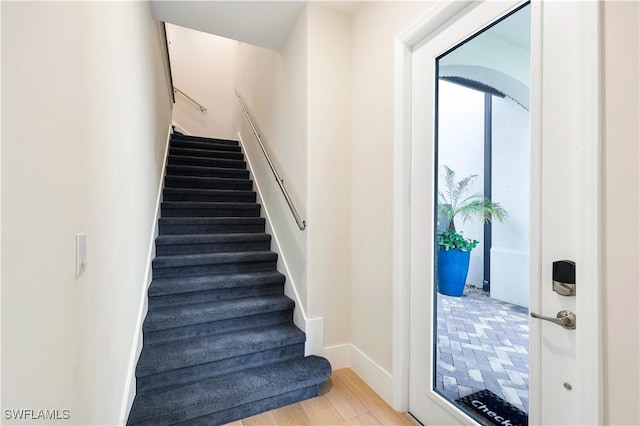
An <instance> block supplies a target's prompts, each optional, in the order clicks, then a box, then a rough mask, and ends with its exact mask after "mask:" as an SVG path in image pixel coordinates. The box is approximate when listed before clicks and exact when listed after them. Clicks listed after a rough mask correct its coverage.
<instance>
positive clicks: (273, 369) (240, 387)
mask: <svg viewBox="0 0 640 426" xmlns="http://www.w3.org/2000/svg"><path fill="white" fill-rule="evenodd" d="M330 374H331V366H330V365H329V362H328V361H327V360H326V359H324V358H320V357H316V356H309V357H305V358H298V359H296V360H292V361H287V362H282V363H279V364H273V365H268V366H262V367H256V368H252V369H248V370H244V371H239V372H236V373H233V374H227V375H223V376H218V377H215V378H212V379H206V380H200V381H197V382H194V383H191V384H188V385H185V386H181V387H178V388H173V389H169V390H165V391H157V392H155V391H152V392H148V393H145V394H143V397H141V398H136V399H135V401H134V404H133V407H132V408H131V413H130V415H129V420H128V422H127V424H129V425H159V424H172V423H178V422H185V421H188V420H192V419H193V420H194V421H195V422H196V423H199V424H222V423H226V422H228V421H231V420H232V419H233V420H235V419H239V418H242V417H244V416H245V414H247V413H255V412H259V411H264V410H268V409H271V408H275V407H276V406H279V405H274V404H282V403H288V402H292V401H295V400H299V399H300V398H309V397H312V396H314V395H317V386H318V385H319V384H320V383H322V382H324V381H326V380H328V379H329V376H330ZM308 388H309V390H306V392H305V391H303V390H305V389H308ZM314 389H315V392H314V391H313V390H314ZM285 395H287V397H284V396H285ZM279 398H282V399H283V400H284V401H282V400H278V399H279ZM276 401H277V402H276ZM252 410H259V411H252ZM205 416H206V417H205Z"/></svg>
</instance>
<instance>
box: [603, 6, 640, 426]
mask: <svg viewBox="0 0 640 426" xmlns="http://www.w3.org/2000/svg"><path fill="white" fill-rule="evenodd" d="M602 24H603V43H602V47H603V67H602V71H603V74H604V82H603V98H604V99H603V104H602V106H603V108H604V111H603V114H604V115H603V117H604V126H603V158H604V162H603V175H604V176H603V177H604V180H603V182H602V193H603V211H602V213H603V216H604V223H603V238H604V241H603V260H604V272H603V274H604V275H603V277H602V278H603V281H602V282H603V298H604V300H603V308H604V309H603V312H604V318H603V319H604V323H603V334H604V342H603V343H604V389H603V391H604V402H605V406H604V409H605V410H604V411H605V413H604V414H605V424H611V425H635V424H640V413H639V412H638V409H639V404H638V401H639V400H640V393H639V392H640V372H639V368H640V359H639V358H640V357H639V349H638V341H639V338H640V335H639V333H640V330H639V325H640V318H639V316H638V315H639V310H638V305H639V303H640V292H639V291H638V283H639V282H640V273H639V271H638V259H640V250H639V241H640V240H639V234H638V233H639V229H640V228H639V223H638V220H639V217H640V214H639V213H640V209H639V201H638V200H639V188H640V186H639V181H638V179H639V174H638V169H639V167H638V166H639V160H640V158H639V157H638V154H639V150H638V140H639V139H640V129H639V128H638V125H639V124H638V117H640V86H639V83H638V82H639V81H640V64H639V57H640V33H639V32H638V28H639V27H640V6H639V4H638V2H622V1H611V2H604V3H603V20H602Z"/></svg>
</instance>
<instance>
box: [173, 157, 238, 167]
mask: <svg viewBox="0 0 640 426" xmlns="http://www.w3.org/2000/svg"><path fill="white" fill-rule="evenodd" d="M168 164H174V165H179V164H184V165H202V166H212V167H225V168H230V169H242V170H246V168H247V162H246V161H243V160H229V159H227V158H208V157H204V158H203V157H191V156H188V155H170V156H169V158H168Z"/></svg>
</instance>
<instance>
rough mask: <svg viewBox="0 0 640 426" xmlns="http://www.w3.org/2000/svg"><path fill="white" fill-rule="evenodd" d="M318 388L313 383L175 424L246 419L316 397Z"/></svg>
mask: <svg viewBox="0 0 640 426" xmlns="http://www.w3.org/2000/svg"><path fill="white" fill-rule="evenodd" d="M318 389H319V386H318V385H313V386H309V387H306V388H304V389H300V390H296V391H293V392H287V393H284V394H282V395H277V396H274V397H271V398H265V399H262V400H260V401H257V402H252V403H249V404H244V405H240V406H237V407H233V408H229V409H227V410H222V411H219V412H217V413H213V414H210V415H205V416H201V417H198V418H196V419H190V420H188V421H187V422H184V423H175V424H176V425H183V426H186V425H187V424H188V425H189V426H209V425H222V424H226V423H231V422H234V421H236V420H240V419H246V418H247V417H251V416H253V415H256V414H259V413H265V412H267V411H271V410H275V409H276V408H280V407H284V406H287V405H291V404H294V403H296V402H300V401H304V400H305V399H310V398H315V397H316V396H318Z"/></svg>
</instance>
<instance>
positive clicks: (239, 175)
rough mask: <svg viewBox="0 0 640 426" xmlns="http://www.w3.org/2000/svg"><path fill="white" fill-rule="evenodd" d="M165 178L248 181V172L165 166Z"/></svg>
mask: <svg viewBox="0 0 640 426" xmlns="http://www.w3.org/2000/svg"><path fill="white" fill-rule="evenodd" d="M167 176H200V177H228V178H234V179H248V178H249V171H248V170H244V169H232V168H229V167H215V166H192V165H182V164H169V165H167Z"/></svg>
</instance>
